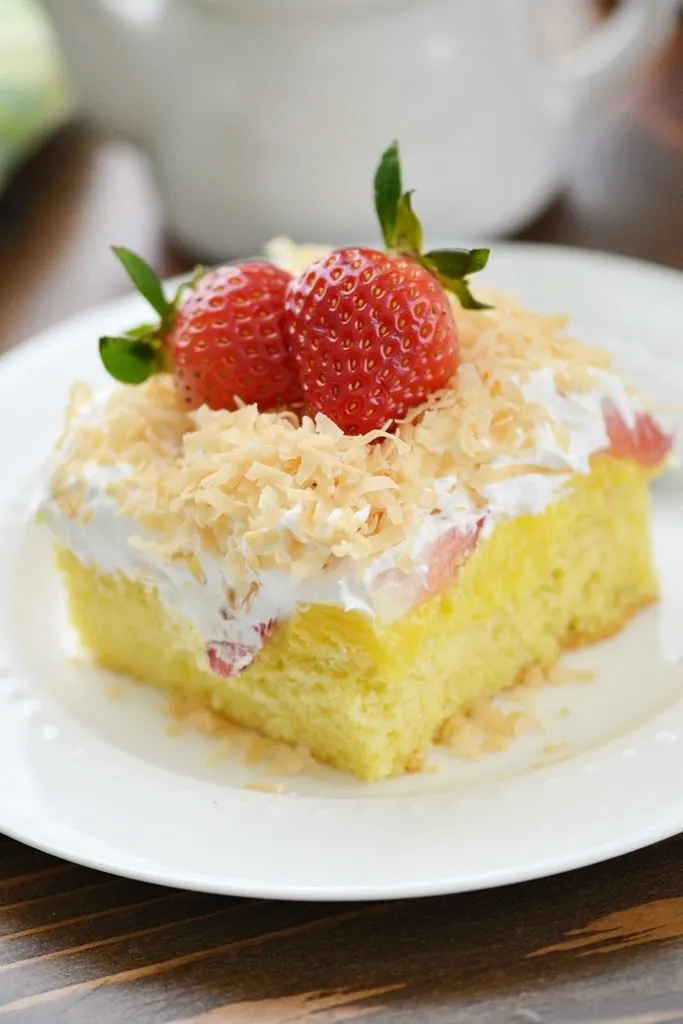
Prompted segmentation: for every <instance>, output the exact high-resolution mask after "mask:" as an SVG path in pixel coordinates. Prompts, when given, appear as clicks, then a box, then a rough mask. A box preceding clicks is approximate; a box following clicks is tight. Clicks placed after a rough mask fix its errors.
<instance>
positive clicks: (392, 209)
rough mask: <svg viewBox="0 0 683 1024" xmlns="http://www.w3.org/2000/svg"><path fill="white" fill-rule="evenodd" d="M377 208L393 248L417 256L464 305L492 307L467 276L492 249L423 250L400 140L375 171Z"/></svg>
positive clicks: (386, 240) (384, 234) (482, 263)
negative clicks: (477, 294) (403, 168)
mask: <svg viewBox="0 0 683 1024" xmlns="http://www.w3.org/2000/svg"><path fill="white" fill-rule="evenodd" d="M374 188H375V209H376V211H377V217H378V219H379V223H380V226H381V228H382V237H383V238H384V244H385V246H386V248H387V250H388V251H389V252H393V253H399V254H401V255H403V256H408V257H411V258H413V259H415V260H416V261H417V262H418V263H419V264H420V265H421V266H423V267H424V268H425V270H428V271H429V272H430V273H431V274H433V275H434V277H435V278H436V279H437V280H438V281H439V283H440V284H441V286H442V287H443V288H445V289H446V291H449V292H453V293H454V294H455V295H457V297H458V299H459V300H460V304H461V305H462V306H463V308H464V309H490V308H491V307H490V306H487V305H486V304H485V303H483V302H479V300H478V299H475V297H474V296H473V295H472V292H471V291H470V288H469V284H468V282H467V276H468V275H469V274H475V273H476V272H477V271H478V270H483V269H484V267H485V266H486V264H487V262H488V258H489V250H488V249H433V250H432V251H431V252H427V253H424V254H423V253H422V225H421V224H420V221H419V219H418V217H417V216H416V214H415V213H414V211H413V206H412V196H413V192H412V191H410V192H404V191H403V185H402V180H401V160H400V156H399V149H398V143H397V142H392V144H391V145H390V146H389V148H388V149H386V150H385V151H384V153H383V154H382V157H381V159H380V162H379V165H378V167H377V170H376V172H375V180H374Z"/></svg>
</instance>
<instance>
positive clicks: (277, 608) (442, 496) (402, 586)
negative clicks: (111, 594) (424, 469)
mask: <svg viewBox="0 0 683 1024" xmlns="http://www.w3.org/2000/svg"><path fill="white" fill-rule="evenodd" d="M554 369H556V368H550V367H547V368H543V369H540V370H537V371H534V372H532V373H531V374H530V375H529V377H528V378H527V379H526V380H525V382H524V383H523V385H522V390H523V393H524V397H525V398H526V399H527V400H528V401H530V402H534V403H537V404H539V405H541V406H543V407H544V408H545V409H546V410H547V412H548V414H549V417H548V420H547V421H543V422H541V423H539V426H538V429H537V432H536V437H535V448H534V452H533V456H532V461H533V464H534V465H536V466H538V467H539V468H541V469H547V470H550V471H552V472H551V473H543V472H534V473H528V474H524V475H518V476H510V477H509V478H506V479H502V480H499V481H497V482H496V483H492V484H491V485H489V487H488V488H486V491H485V498H486V502H487V504H486V505H485V507H483V508H482V507H481V506H480V505H475V504H474V503H473V501H472V498H471V497H470V494H469V493H468V492H467V491H466V490H465V489H463V488H462V487H460V486H459V484H458V480H457V478H455V477H448V476H447V477H442V478H440V479H438V480H437V481H435V492H436V503H435V505H434V507H433V508H432V509H431V510H430V511H428V512H427V513H425V514H424V515H423V516H421V517H420V518H419V520H418V522H417V523H416V524H415V525H414V526H413V527H412V528H411V529H410V530H409V531H408V532H407V535H406V536H405V538H404V539H403V540H402V541H401V542H400V543H398V544H396V545H395V546H394V547H392V548H390V549H389V550H387V551H385V552H384V553H383V554H382V555H381V556H379V557H376V558H375V559H373V560H372V561H371V562H369V563H365V564H364V563H359V562H354V561H353V560H352V559H346V560H344V561H343V562H342V563H341V564H340V565H338V566H336V567H335V569H334V570H332V571H326V572H323V573H321V574H319V575H318V576H317V577H315V578H313V579H304V580H301V579H295V578H293V577H292V576H290V575H288V574H287V573H286V572H281V571H272V572H263V573H261V574H260V575H259V577H258V578H255V579H254V580H253V583H254V584H255V586H253V587H252V588H250V590H249V591H248V592H247V596H246V597H244V588H243V586H240V587H237V586H236V584H235V581H234V580H232V579H231V578H230V575H229V573H228V572H227V570H226V567H225V565H224V563H223V561H222V560H221V558H220V557H218V556H216V555H214V554H209V553H208V552H207V551H205V550H203V549H202V548H201V546H200V544H199V540H198V542H197V545H196V547H195V549H194V551H193V555H194V560H193V564H191V563H190V562H188V560H170V561H169V560H164V559H163V558H161V557H160V556H159V555H158V554H157V553H155V552H154V551H152V550H149V549H148V548H146V547H145V546H140V543H139V542H140V541H143V542H144V541H149V540H154V539H155V538H154V537H153V536H152V535H151V534H150V532H149V531H148V530H147V529H146V528H145V527H143V526H142V525H141V524H140V523H138V522H137V521H135V520H132V519H130V518H126V517H125V516H123V515H121V514H120V512H119V509H118V506H117V504H116V502H115V500H114V498H113V497H112V496H111V495H110V494H109V492H108V488H109V485H110V484H111V483H113V482H115V481H116V480H117V479H118V478H120V476H121V474H126V473H128V472H130V471H131V470H130V467H126V466H101V465H92V466H86V467H85V470H84V477H85V481H86V488H85V495H84V502H85V505H86V506H87V509H88V517H87V519H80V518H79V519H74V518H71V517H70V516H68V515H67V514H66V513H65V512H64V511H62V509H61V508H60V506H59V504H58V502H57V501H56V499H55V498H54V496H53V494H52V492H51V489H50V485H49V477H50V476H51V474H52V472H53V471H54V469H55V468H56V467H57V466H58V465H59V464H60V462H61V461H63V459H64V457H65V456H66V454H67V453H68V451H69V446H70V443H71V439H72V438H73V436H74V434H73V432H74V431H77V430H78V429H79V427H80V426H81V425H83V423H84V422H87V421H90V422H93V421H94V420H96V419H97V417H101V416H102V410H103V408H104V406H105V404H106V399H107V393H103V394H101V395H100V396H98V399H97V400H96V401H95V402H93V404H92V406H91V407H90V408H89V409H88V410H87V411H86V412H84V413H83V414H82V416H81V417H80V418H77V419H76V420H75V421H74V423H73V424H72V426H71V434H67V435H66V437H64V438H63V439H62V441H61V443H60V445H59V446H58V448H57V449H56V451H55V453H54V454H53V457H52V461H51V463H50V464H49V465H48V467H47V474H48V481H47V482H46V484H45V486H44V488H43V490H42V495H41V498H40V501H39V510H38V512H39V517H40V519H41V520H43V521H44V522H46V523H47V524H48V525H49V527H50V528H51V530H52V532H53V533H54V535H55V536H56V537H57V538H58V540H59V541H60V542H61V543H62V544H63V545H65V546H66V547H67V548H69V549H70V550H71V551H73V553H74V554H75V555H76V556H77V557H78V558H79V559H80V560H81V561H82V562H84V563H86V564H88V565H92V566H95V567H96V568H97V569H98V570H99V571H100V572H103V573H107V574H120V575H122V576H125V577H127V578H129V579H131V580H134V581H139V582H142V583H144V584H146V585H149V586H151V587H154V588H156V590H157V591H158V594H159V597H160V600H161V602H162V603H163V605H164V607H165V608H166V610H167V611H168V613H169V614H170V615H172V616H174V617H179V618H182V619H183V620H185V621H186V622H188V623H190V624H191V625H192V626H193V627H194V629H195V630H196V633H197V637H198V640H199V644H200V646H201V649H202V650H203V652H204V653H203V655H202V657H203V658H204V659H205V663H204V667H210V668H211V669H212V670H213V671H214V672H216V673H217V674H219V675H221V674H222V675H230V674H234V673H235V672H238V671H241V670H242V669H244V668H245V667H247V666H248V664H249V663H250V662H251V660H252V659H253V657H254V656H255V654H256V653H257V652H258V650H259V649H260V648H261V647H262V645H263V643H264V640H265V638H266V637H267V636H268V635H270V633H271V632H272V630H273V628H274V626H275V624H276V623H279V622H282V621H284V620H286V619H288V618H290V617H291V616H293V615H294V613H295V612H296V610H297V608H298V607H300V606H302V605H304V606H305V605H313V604H323V605H336V606H338V607H341V608H343V609H344V610H345V611H358V612H361V613H362V614H364V615H368V616H371V617H376V618H378V619H380V620H381V621H382V622H391V621H392V620H394V619H396V618H398V617H400V616H401V615H403V614H405V612H406V611H407V610H409V608H410V607H411V606H412V605H413V604H414V603H415V600H416V595H418V596H419V595H420V594H421V593H423V591H422V589H421V588H422V585H423V584H424V581H425V580H426V578H427V576H428V574H429V556H430V551H431V550H432V549H433V547H434V545H436V544H437V543H438V542H439V541H440V539H441V538H443V537H444V535H446V534H449V533H451V532H453V531H456V532H457V533H458V534H462V535H463V536H465V537H468V536H469V537H473V538H474V539H475V542H476V538H477V537H479V536H481V537H487V536H489V535H490V534H491V533H492V531H493V530H494V529H495V527H496V525H497V524H498V523H499V522H502V521H505V520H509V519H512V518H516V517H519V516H523V515H536V514H539V513H541V512H543V510H544V509H545V508H546V507H547V506H548V505H549V504H550V503H551V502H553V501H555V500H556V499H557V498H558V497H559V496H560V495H561V493H562V491H563V489H564V488H565V487H566V485H567V483H568V481H569V479H570V477H571V475H572V474H575V473H587V472H589V469H590V457H591V456H592V455H593V454H595V453H596V452H599V451H601V450H604V449H605V448H607V447H608V445H609V439H608V435H607V429H606V424H605V419H604V412H603V410H604V408H605V407H606V406H607V404H609V405H610V406H611V407H613V408H614V409H615V410H616V411H617V412H618V414H619V415H620V417H621V419H622V420H623V422H624V423H625V424H626V426H628V427H631V428H632V427H633V426H634V424H635V421H636V415H637V413H638V412H639V411H640V407H639V405H638V402H637V399H635V398H634V396H633V395H632V394H631V393H630V392H629V391H628V389H627V387H626V386H625V384H624V383H623V382H622V381H621V379H620V378H619V377H618V376H617V375H616V374H613V373H609V372H607V371H604V370H599V369H595V370H593V371H591V372H592V373H593V376H594V380H595V387H594V388H592V389H590V390H588V391H585V392H581V393H571V394H563V393H561V392H560V391H559V390H558V387H557V385H556V382H555V374H554ZM553 424H555V425H557V426H559V427H560V428H562V430H561V432H562V433H563V434H564V436H565V440H564V442H563V443H561V442H560V440H559V439H558V432H556V431H554V430H553ZM520 462H521V457H519V456H518V457H517V458H514V457H508V456H504V457H503V456H501V457H499V458H498V459H497V460H496V461H495V462H494V466H508V465H513V466H514V465H515V463H520ZM528 463H529V455H528V453H527V455H526V456H525V458H524V464H528ZM339 512H340V514H341V510H339ZM332 514H333V515H334V512H333V513H332ZM358 514H359V515H362V510H361V511H360V512H359V513H358ZM297 529H298V509H297V507H296V506H293V507H291V508H288V509H283V513H282V519H281V521H280V524H279V531H281V532H282V533H283V534H286V533H290V534H291V535H292V536H293V537H295V538H297V536H298V534H297ZM406 552H407V553H409V555H410V558H411V560H412V561H413V562H414V563H415V564H416V565H417V566H418V568H416V569H415V570H414V572H412V573H411V574H406V573H405V572H402V571H400V570H399V569H398V566H399V562H400V560H401V558H402V556H405V554H406ZM238 594H239V595H241V596H240V597H237V595H238Z"/></svg>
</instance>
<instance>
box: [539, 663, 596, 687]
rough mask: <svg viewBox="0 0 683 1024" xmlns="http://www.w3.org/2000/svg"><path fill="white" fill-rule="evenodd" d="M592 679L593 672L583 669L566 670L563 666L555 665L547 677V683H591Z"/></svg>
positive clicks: (593, 676)
mask: <svg viewBox="0 0 683 1024" xmlns="http://www.w3.org/2000/svg"><path fill="white" fill-rule="evenodd" d="M594 679H595V672H591V671H590V670H585V669H578V668H567V667H566V666H565V665H555V666H554V667H553V668H551V670H550V672H549V673H548V675H547V681H548V682H549V683H555V684H556V685H560V684H561V683H592V682H593V680H594Z"/></svg>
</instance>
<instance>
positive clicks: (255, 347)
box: [100, 248, 301, 409]
mask: <svg viewBox="0 0 683 1024" xmlns="http://www.w3.org/2000/svg"><path fill="white" fill-rule="evenodd" d="M114 252H115V253H116V255H117V256H118V258H119V259H120V260H121V262H122V264H123V266H124V267H125V269H126V271H127V272H128V274H129V276H130V278H131V280H132V281H133V283H134V284H135V286H136V287H137V289H138V291H139V292H140V293H141V294H142V295H143V296H144V297H145V298H146V299H147V301H148V302H149V303H150V305H151V306H152V307H153V308H154V309H155V310H156V312H157V313H158V314H159V316H160V318H161V322H160V323H159V324H157V325H144V326H143V327H140V328H137V329H135V330H133V331H131V332H129V333H128V334H126V335H123V336H120V337H106V338H101V339H100V355H101V358H102V361H103V363H104V365H105V367H106V369H107V370H108V371H109V373H111V374H112V376H114V377H116V379H117V380H120V381H123V383H126V384H138V383H141V382H142V381H143V380H146V379H147V378H148V377H149V376H150V375H151V374H153V373H158V372H163V371H167V370H169V371H171V372H173V373H174V375H175V378H176V382H177V385H178V391H179V393H180V395H181V397H182V398H183V400H184V401H185V402H186V404H187V405H188V406H189V407H190V408H192V409H196V408H197V407H198V406H200V405H208V406H210V408H212V409H234V408H235V407H236V405H237V401H236V400H237V399H241V401H242V402H245V403H247V404H251V403H255V404H256V405H258V407H259V408H260V409H273V408H277V407H278V406H288V405H291V404H295V403H297V402H300V400H301V388H300V385H299V382H298V378H297V374H296V368H295V365H294V361H293V359H292V358H291V356H290V355H289V353H288V352H287V350H286V348H285V344H284V336H283V333H282V320H283V315H284V296H285V289H286V288H287V285H288V283H289V280H290V275H289V274H287V273H286V272H285V271H284V270H280V269H278V268H277V267H274V266H272V265H271V264H269V263H265V262H252V263H237V264H231V265H228V266H223V267H217V268H216V269H215V270H210V271H208V273H205V272H204V271H198V272H197V273H196V275H195V277H194V279H193V280H192V281H191V282H190V284H189V285H183V286H182V287H181V288H180V289H179V291H178V293H177V294H176V296H175V298H174V299H173V300H172V301H169V300H168V299H167V298H166V296H165V295H164V291H163V286H162V284H161V282H160V280H159V278H158V277H157V276H156V274H155V273H154V271H153V270H152V268H151V267H149V266H148V265H147V264H146V263H145V262H144V260H142V259H141V258H140V257H139V256H136V255H135V254H134V253H132V252H130V251H129V250H127V249H121V248H115V249H114Z"/></svg>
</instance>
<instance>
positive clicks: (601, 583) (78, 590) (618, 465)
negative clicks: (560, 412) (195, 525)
mask: <svg viewBox="0 0 683 1024" xmlns="http://www.w3.org/2000/svg"><path fill="white" fill-rule="evenodd" d="M648 480H649V474H648V472H647V471H646V470H644V469H642V468H640V467H639V466H637V465H636V464H635V463H633V462H631V461H629V460H623V459H622V460H617V459H613V458H610V457H609V456H600V457H596V458H595V459H594V462H593V469H592V472H591V473H590V474H588V475H585V476H577V477H575V479H574V481H573V484H572V486H571V489H570V491H569V492H568V493H567V496H566V497H564V498H562V499H561V500H560V501H558V502H556V503H555V504H553V505H551V506H550V507H549V508H548V509H547V510H546V511H545V512H544V513H543V514H542V515H537V516H525V517H522V518H519V519H516V520H512V521H510V522H507V523H504V524H502V525H500V526H498V527H497V528H496V529H495V530H494V532H493V534H492V536H491V537H490V539H488V540H486V541H484V542H483V543H482V544H481V545H480V546H479V548H478V549H477V550H476V551H475V553H474V554H473V555H472V557H471V558H470V559H469V561H468V562H467V563H466V565H465V567H464V569H463V571H462V573H461V576H460V579H459V581H458V582H457V583H456V584H455V585H453V586H452V587H451V588H450V589H449V590H447V591H445V592H444V593H443V594H442V595H440V596H438V597H435V598H432V599H431V600H429V601H427V602H425V603H424V604H422V605H421V606H420V607H418V608H415V609H413V610H412V611H411V612H409V613H408V614H407V615H405V616H403V618H401V619H399V620H398V621H397V622H395V623H393V624H392V625H382V624H380V623H377V622H375V621H372V620H371V619H369V618H367V617H366V616H364V615H363V614H361V613H359V612H344V611H342V610H341V609H338V608H335V607H330V606H324V605H316V606H309V607H301V608H300V609H299V611H298V613H297V615H296V616H295V617H294V618H293V619H291V620H290V621H289V622H287V623H285V624H283V625H282V626H281V627H280V628H279V629H278V630H277V631H276V632H275V633H274V635H273V636H272V637H271V638H270V639H269V640H268V641H267V643H266V645H265V647H264V648H263V650H262V651H261V652H260V653H259V654H258V655H257V657H256V659H255V660H254V662H253V663H252V664H251V665H250V667H249V668H248V669H247V670H246V671H245V672H243V673H242V674H241V675H239V676H236V677H234V678H230V679H219V678H217V677H216V676H214V675H213V674H212V673H210V672H208V671H205V670H203V669H201V668H199V667H198V663H197V655H198V652H199V651H200V649H201V648H200V641H199V638H198V636H197V635H196V633H195V631H194V629H193V627H191V626H190V625H189V624H186V623H182V622H180V623H179V622H178V621H177V620H175V619H173V618H172V617H171V616H169V615H168V614H167V612H166V611H165V609H164V608H163V606H162V604H161V602H160V600H159V597H158V595H157V592H156V591H155V590H153V589H149V588H146V587H145V586H143V585H142V584H140V583H135V582H132V581H130V580H128V579H125V578H123V577H116V576H105V575H102V574H100V573H99V572H98V571H97V569H95V568H93V567H90V566H87V565H84V564H83V563H81V562H80V561H79V560H78V559H77V558H76V557H75V556H74V555H73V554H72V553H71V552H70V551H68V550H66V549H64V548H60V549H59V550H58V552H57V557H58V562H59V565H60V567H61V569H62V570H63V572H64V575H65V578H66V582H67V587H68V592H69V603H70V609H71V617H72V620H73V623H74V625H75V626H76V628H77V630H78V632H79V633H80V636H81V639H82V642H83V644H84V645H85V646H86V647H87V648H89V649H90V650H91V651H92V653H93V655H94V657H95V659H96V660H97V661H98V662H99V663H100V664H101V665H103V666H106V667H108V668H111V669H114V670H117V671H120V672H123V673H126V674H127V675H129V676H132V677H134V678H135V679H137V680H140V681H144V682H147V683H151V684H152V685H154V686H157V687H161V688H163V689H165V690H169V691H175V692H178V693H181V694H183V695H184V696H193V697H197V698H198V699H200V700H201V701H202V702H205V703H206V704H208V705H210V706H211V707H212V708H214V709H216V710H218V711H220V712H224V713H225V714H227V715H228V716H229V717H230V718H232V719H234V720H235V721H237V722H239V723H240V724H242V725H245V726H249V727H253V728H256V729H259V730H261V731H262V732H264V733H266V734H267V735H269V736H271V737H274V738H277V739H284V740H290V741H294V742H296V743H300V744H303V745H305V746H306V747H309V748H310V750H311V751H312V753H313V754H314V755H315V756H316V757H317V758H318V759H319V760H321V761H325V762H328V763H330V764H332V765H335V766H336V767H338V768H340V769H343V770H345V771H349V772H353V773H355V774H356V775H358V776H359V777H360V778H362V779H368V780H374V779H381V778H385V777H387V776H390V775H394V774H397V773H400V772H402V771H404V770H405V768H406V764H407V763H408V762H409V761H411V760H414V757H415V756H418V757H419V756H421V755H423V754H424V753H425V751H426V750H427V748H428V747H429V746H430V744H431V743H432V741H433V738H434V736H435V734H436V733H437V731H438V729H439V727H440V725H441V724H442V722H443V721H444V719H445V718H447V717H448V716H449V715H451V714H453V713H454V712H455V711H456V710H458V709H462V708H463V707H465V706H467V705H468V704H470V703H471V702H473V701H475V700H478V699H480V698H484V697H488V696H491V695H493V694H495V693H498V692H500V691H501V690H503V689H505V688H506V687H508V686H510V685H511V684H512V683H513V682H514V681H515V680H516V679H517V678H518V677H519V675H520V673H521V672H523V671H524V670H525V669H526V668H528V667H531V666H532V665H541V666H549V665H551V664H552V663H553V662H554V661H555V660H556V659H557V657H558V655H559V653H560V651H561V650H562V649H563V648H566V647H570V646H574V645H576V644H577V643H587V642H591V641H593V640H595V639H599V638H602V637H604V636H606V635H609V634H610V633H612V632H614V631H615V630H617V629H619V627H620V626H621V625H622V624H623V623H624V622H625V621H626V620H627V619H628V618H629V616H630V615H631V614H632V613H633V612H634V611H635V610H636V609H638V608H640V607H641V606H643V605H644V604H647V603H648V602H650V601H652V600H654V599H655V598H656V595H657V584H656V579H655V575H654V571H653V567H652V561H651V551H650V521H649V518H650V516H649V494H648Z"/></svg>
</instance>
